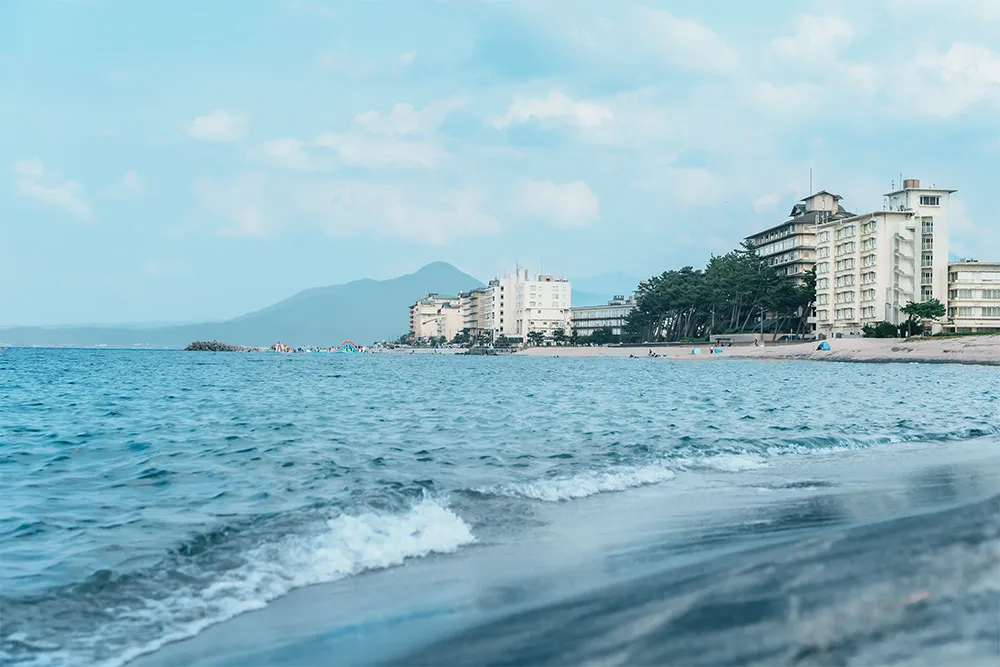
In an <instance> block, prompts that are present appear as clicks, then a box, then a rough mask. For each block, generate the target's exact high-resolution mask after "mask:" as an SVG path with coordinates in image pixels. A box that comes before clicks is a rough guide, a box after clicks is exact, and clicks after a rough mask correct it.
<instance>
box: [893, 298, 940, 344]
mask: <svg viewBox="0 0 1000 667" xmlns="http://www.w3.org/2000/svg"><path fill="white" fill-rule="evenodd" d="M902 310H903V314H905V315H907V316H908V319H907V320H906V322H905V327H906V335H907V336H912V335H913V332H914V331H915V330H916V331H920V332H921V333H922V332H923V328H924V327H923V320H936V319H937V318H939V317H944V315H945V313H946V312H947V310H946V309H945V307H944V304H943V303H941V302H940V301H938V300H937V299H930V300H928V301H920V302H916V303H915V302H913V301H907V302H906V305H905V306H903V309H902Z"/></svg>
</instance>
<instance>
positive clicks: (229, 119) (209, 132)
mask: <svg viewBox="0 0 1000 667" xmlns="http://www.w3.org/2000/svg"><path fill="white" fill-rule="evenodd" d="M248 124H249V121H248V119H247V117H246V116H244V115H241V114H232V113H229V112H228V111H222V110H221V109H216V110H215V111H213V112H212V113H210V114H208V115H207V116H198V117H197V118H195V119H194V120H193V121H191V124H190V125H189V126H188V136H190V137H192V138H193V139H197V140H198V141H236V140H237V139H241V138H243V136H244V135H246V132H247V126H248Z"/></svg>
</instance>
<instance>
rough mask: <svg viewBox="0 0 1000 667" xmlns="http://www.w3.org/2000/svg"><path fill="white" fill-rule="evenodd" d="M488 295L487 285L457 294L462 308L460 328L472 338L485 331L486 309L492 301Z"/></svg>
mask: <svg viewBox="0 0 1000 667" xmlns="http://www.w3.org/2000/svg"><path fill="white" fill-rule="evenodd" d="M489 295H490V288H489V287H480V288H478V289H474V290H472V291H470V292H462V293H461V294H459V295H458V296H459V300H460V303H461V310H462V330H463V331H467V332H468V333H469V335H470V336H472V337H473V338H475V337H476V336H479V335H481V334H483V333H485V332H486V310H487V308H488V307H489V306H490V304H491V303H492V301H491V300H490V299H489Z"/></svg>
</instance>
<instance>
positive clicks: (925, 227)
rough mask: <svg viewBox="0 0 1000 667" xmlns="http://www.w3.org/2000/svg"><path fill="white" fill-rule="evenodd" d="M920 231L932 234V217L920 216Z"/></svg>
mask: <svg viewBox="0 0 1000 667" xmlns="http://www.w3.org/2000/svg"><path fill="white" fill-rule="evenodd" d="M920 231H921V232H923V233H924V234H933V233H934V218H920Z"/></svg>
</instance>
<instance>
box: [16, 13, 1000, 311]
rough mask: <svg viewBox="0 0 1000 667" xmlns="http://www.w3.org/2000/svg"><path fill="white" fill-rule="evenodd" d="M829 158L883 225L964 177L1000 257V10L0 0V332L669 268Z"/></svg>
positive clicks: (782, 208) (725, 238)
mask: <svg viewBox="0 0 1000 667" xmlns="http://www.w3.org/2000/svg"><path fill="white" fill-rule="evenodd" d="M761 5H766V7H764V8H762V7H761ZM810 167H811V168H812V169H813V170H814V183H815V186H816V188H815V189H820V188H824V189H828V190H831V191H834V192H837V193H839V194H842V195H843V196H844V197H845V204H846V205H847V207H848V208H850V209H852V210H855V211H859V212H860V211H862V210H877V209H880V208H881V201H882V200H881V195H882V193H883V192H886V191H888V190H889V189H890V185H891V183H892V181H894V180H895V181H896V182H897V183H898V180H899V177H900V174H902V175H903V177H905V178H911V177H913V178H920V179H922V180H923V181H924V182H925V183H935V184H937V185H938V186H940V187H951V188H957V189H958V190H959V192H958V194H957V195H955V200H956V204H955V208H954V210H953V214H954V216H955V220H954V221H953V225H952V234H951V236H952V243H951V246H952V251H953V252H954V253H956V254H959V255H971V256H980V257H981V258H982V259H991V258H992V259H1000V217H998V215H997V209H996V207H995V206H994V205H990V204H989V197H990V196H992V195H993V194H995V193H996V192H997V190H998V186H1000V184H998V180H1000V2H998V1H997V0H957V1H956V0H953V1H952V2H947V3H945V2H931V1H928V0H899V1H896V0H885V1H884V2H874V3H873V2H870V1H853V0H851V1H842V2H837V1H836V0H833V1H831V0H825V1H823V2H809V1H808V0H794V1H786V2H779V1H771V2H767V3H749V2H745V3H744V2H739V3H738V2H731V1H729V0H700V1H699V2H693V1H692V2H647V3H628V2H586V1H584V0H569V1H566V2H557V1H545V2H537V1H532V2H490V3H477V2H468V1H459V0H455V1H453V2H431V1H430V0H427V1H423V2H402V1H397V2H381V3H365V4H361V3H353V2H342V3H339V2H338V3H334V2H320V1H319V0H270V1H263V0H260V1H257V0H244V1H243V2H239V3H236V2H206V3H196V2H183V3H180V2H170V1H167V0H162V1H159V2H157V1H154V0H150V1H148V2H127V1H124V0H123V1H115V0H2V2H0V285H2V287H3V289H2V290H0V324H55V323H93V322H149V321H161V322H162V321H192V320H201V319H206V318H213V319H215V318H223V317H229V316H234V315H237V314H240V313H243V312H246V311H248V310H251V309H254V308H258V307H261V306H264V305H267V304H269V303H272V302H274V301H277V300H279V299H281V298H283V297H286V296H288V295H290V294H292V293H294V292H295V291H297V290H300V289H303V288H307V287H313V286H318V285H328V284H334V283H339V282H345V281H348V280H352V279H356V278H361V277H371V278H387V277H391V276H395V275H398V274H400V273H404V272H409V271H412V270H415V269H417V268H419V267H420V266H421V265H423V264H425V263H427V262H430V261H434V260H444V261H448V262H451V263H453V264H455V265H456V266H458V267H459V268H461V269H463V270H465V271H468V272H470V273H472V274H473V275H476V276H477V277H480V278H488V277H490V276H491V275H493V274H495V273H498V272H504V271H506V270H509V269H511V268H512V267H513V265H514V262H515V261H520V262H521V263H522V264H526V265H528V266H529V267H531V268H538V267H539V266H541V265H544V268H545V269H546V270H547V271H551V272H557V273H562V274H567V275H570V276H580V277H583V276H590V275H595V274H599V273H603V272H607V271H614V270H625V271H627V272H629V273H631V274H634V275H638V276H647V275H650V274H652V273H658V272H660V271H662V270H664V269H667V268H673V267H678V266H681V265H683V264H686V263H693V264H701V263H703V262H704V261H705V260H706V259H707V257H708V255H709V254H710V253H712V252H722V251H725V250H727V249H728V248H730V247H732V246H734V245H735V244H736V243H737V242H738V241H739V239H740V237H742V236H744V235H746V234H748V233H750V232H752V231H754V230H755V229H756V228H759V227H762V226H767V225H771V224H775V223H777V222H779V221H780V220H781V219H783V218H784V216H785V215H786V214H787V212H788V210H789V209H790V208H791V205H792V203H793V202H794V201H795V200H796V199H798V198H800V197H803V196H805V195H806V194H807V192H806V191H807V189H808V187H809V169H810Z"/></svg>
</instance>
